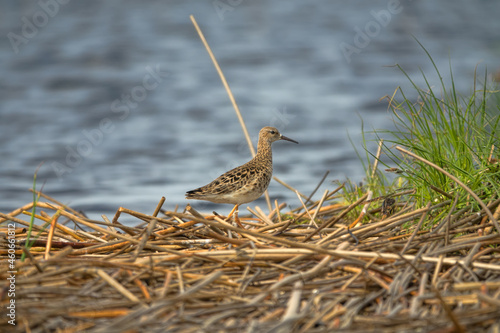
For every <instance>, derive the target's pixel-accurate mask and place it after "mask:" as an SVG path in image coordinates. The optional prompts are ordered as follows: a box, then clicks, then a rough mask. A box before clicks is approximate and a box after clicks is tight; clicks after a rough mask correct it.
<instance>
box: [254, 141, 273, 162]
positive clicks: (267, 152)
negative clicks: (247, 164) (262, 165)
mask: <svg viewBox="0 0 500 333" xmlns="http://www.w3.org/2000/svg"><path fill="white" fill-rule="evenodd" d="M255 159H258V160H261V161H268V163H271V164H272V162H273V151H272V149H271V143H270V142H269V141H267V140H262V139H259V143H258V144H257V154H256V155H255Z"/></svg>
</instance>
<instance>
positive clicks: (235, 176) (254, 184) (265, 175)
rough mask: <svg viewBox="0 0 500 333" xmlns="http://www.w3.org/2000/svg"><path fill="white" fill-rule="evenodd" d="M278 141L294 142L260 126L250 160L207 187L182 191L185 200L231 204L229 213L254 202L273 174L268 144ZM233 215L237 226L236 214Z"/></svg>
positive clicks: (270, 151) (271, 156) (273, 129)
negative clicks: (253, 152)
mask: <svg viewBox="0 0 500 333" xmlns="http://www.w3.org/2000/svg"><path fill="white" fill-rule="evenodd" d="M278 140H287V141H291V142H294V143H298V142H297V141H295V140H292V139H290V138H287V137H286V136H283V135H281V134H280V132H279V131H278V130H277V129H276V128H274V127H264V128H262V129H261V130H260V132H259V143H258V144H257V154H256V155H255V157H254V158H253V159H251V160H250V161H249V162H247V163H245V164H243V165H241V166H239V167H236V168H234V169H232V170H230V171H228V172H226V173H224V174H223V175H221V176H219V177H218V178H217V179H215V180H214V181H213V182H211V183H210V184H207V185H205V186H202V187H200V188H197V189H195V190H192V191H188V192H186V198H187V199H197V200H206V201H211V202H215V203H228V204H233V205H235V207H234V209H233V211H232V212H231V214H232V213H233V212H234V211H235V210H237V209H238V206H239V205H241V204H245V203H249V202H251V201H254V200H256V199H257V198H259V197H260V196H261V195H262V194H263V193H264V192H265V191H266V189H267V187H268V186H269V182H270V181H271V177H272V175H273V154H272V149H271V144H272V143H273V142H275V141H278ZM231 214H230V215H231ZM235 216H236V221H237V222H238V224H239V221H238V220H237V213H236V215H235ZM240 225H241V224H240Z"/></svg>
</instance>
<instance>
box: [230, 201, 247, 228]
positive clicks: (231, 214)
mask: <svg viewBox="0 0 500 333" xmlns="http://www.w3.org/2000/svg"><path fill="white" fill-rule="evenodd" d="M238 208H239V205H234V208H233V210H232V211H231V212H230V213H229V215H228V216H227V219H228V220H229V219H230V218H231V217H232V216H233V215H234V222H236V224H238V225H239V226H240V228H243V225H242V224H241V222H240V219H239V218H238Z"/></svg>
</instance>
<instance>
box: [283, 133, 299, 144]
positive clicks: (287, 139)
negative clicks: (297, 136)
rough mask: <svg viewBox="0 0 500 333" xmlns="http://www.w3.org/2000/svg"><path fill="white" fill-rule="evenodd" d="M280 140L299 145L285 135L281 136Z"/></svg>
mask: <svg viewBox="0 0 500 333" xmlns="http://www.w3.org/2000/svg"><path fill="white" fill-rule="evenodd" d="M280 139H281V140H286V141H290V142H293V143H296V144H298V142H297V141H295V140H292V139H290V138H288V137H286V136H284V135H281V136H280Z"/></svg>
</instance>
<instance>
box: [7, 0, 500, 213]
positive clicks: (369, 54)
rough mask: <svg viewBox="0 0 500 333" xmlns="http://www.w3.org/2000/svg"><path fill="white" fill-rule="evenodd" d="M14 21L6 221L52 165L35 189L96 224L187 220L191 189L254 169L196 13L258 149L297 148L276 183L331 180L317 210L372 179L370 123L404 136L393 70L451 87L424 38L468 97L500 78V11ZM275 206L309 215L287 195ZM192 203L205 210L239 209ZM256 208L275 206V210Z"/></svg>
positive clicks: (17, 16)
mask: <svg viewBox="0 0 500 333" xmlns="http://www.w3.org/2000/svg"><path fill="white" fill-rule="evenodd" d="M61 2H63V1H61ZM44 4H46V5H44ZM56 4H57V5H56ZM214 4H215V5H217V6H214ZM224 4H225V5H224ZM394 4H396V5H394ZM1 6H2V10H1V14H0V32H1V33H0V35H1V36H2V40H1V42H0V58H1V61H0V73H1V76H0V84H1V89H0V99H1V104H0V117H1V118H0V142H1V145H0V156H1V161H2V162H1V163H0V211H2V212H8V211H10V210H13V209H15V208H17V207H20V206H21V205H23V204H25V203H27V202H29V201H30V200H31V198H32V195H31V193H30V192H28V190H27V189H28V188H30V187H31V184H32V178H33V173H34V172H35V169H36V168H37V166H38V165H39V164H40V163H41V162H44V164H43V165H42V166H41V168H40V170H39V173H38V184H37V186H38V188H41V187H42V185H43V190H44V192H46V193H47V194H49V195H52V196H54V197H55V198H56V199H58V200H60V201H62V202H63V203H66V204H69V205H71V206H72V207H73V208H75V209H80V210H83V211H84V212H85V213H86V214H87V215H88V216H90V217H92V218H99V215H100V214H107V215H108V216H109V215H112V214H114V212H115V211H116V209H117V208H118V207H119V206H124V207H127V208H130V209H134V210H139V211H141V212H144V213H151V212H153V210H154V208H155V206H156V204H157V202H158V201H159V199H160V197H161V196H165V197H166V199H167V201H166V203H165V205H164V208H165V209H169V210H170V209H174V207H175V205H180V206H181V207H183V206H184V205H185V204H186V203H187V201H186V200H185V199H184V193H185V192H186V191H187V190H191V189H194V188H195V187H198V186H201V185H204V184H206V183H208V182H209V181H211V180H212V179H213V178H214V177H216V176H218V175H219V174H221V173H223V172H224V171H227V170H228V169H229V168H231V167H234V166H236V165H239V164H241V163H244V162H246V161H247V160H248V159H249V158H250V153H249V150H248V147H247V146H246V141H245V139H244V137H243V134H242V131H241V128H240V125H239V123H238V120H237V118H236V116H235V113H234V111H233V109H232V106H231V103H230V101H229V99H228V97H227V94H226V92H225V90H224V88H223V86H222V84H221V82H220V79H219V77H218V75H217V73H216V71H215V69H214V67H213V65H212V63H211V60H210V59H209V57H208V55H207V52H206V51H205V49H204V47H203V45H202V43H201V41H200V40H199V37H198V36H197V34H196V32H195V30H194V27H193V25H192V24H191V22H190V20H189V15H190V14H193V15H194V16H195V18H196V19H197V21H198V24H199V25H200V27H201V28H202V30H203V32H204V34H205V36H206V38H207V40H208V42H209V44H210V46H211V47H212V50H213V52H214V53H215V55H216V57H217V59H218V61H219V63H220V65H221V67H222V69H223V71H224V73H225V75H226V78H227V80H228V82H229V84H230V86H231V88H232V91H233V93H234V96H235V98H236V101H237V102H238V105H239V107H240V109H241V111H242V114H243V117H244V119H245V122H246V124H247V126H248V130H249V132H250V133H251V135H252V138H253V141H254V143H256V140H257V137H256V135H257V133H258V131H259V129H260V128H261V127H263V126H267V125H274V126H276V127H278V128H279V129H280V130H281V131H282V132H283V133H284V134H285V135H286V136H289V137H291V138H293V139H295V140H297V141H299V142H300V145H293V144H290V143H288V142H277V143H275V144H274V164H275V173H274V175H275V176H277V177H278V178H280V179H282V180H284V181H285V182H287V183H289V184H290V185H292V186H293V187H295V188H297V189H298V190H300V191H301V192H303V193H305V194H309V193H310V192H311V191H312V190H313V189H314V187H315V186H316V184H317V183H318V182H319V180H320V179H321V177H322V176H323V174H324V173H325V172H326V171H327V170H330V174H329V176H328V178H327V181H326V182H325V184H324V185H323V186H322V188H321V189H320V190H319V191H318V194H317V197H319V196H321V194H322V192H323V191H324V189H325V188H331V187H332V185H331V181H332V180H334V179H340V180H342V179H345V178H346V177H349V178H351V179H354V180H362V177H363V169H362V165H361V163H360V162H359V161H358V159H357V157H356V154H355V150H354V148H353V146H352V145H351V143H350V142H349V138H348V136H350V137H351V139H352V140H353V142H354V144H355V145H356V147H357V148H358V149H361V145H360V142H361V133H360V132H361V118H362V119H363V121H364V124H365V128H367V129H371V128H390V127H391V121H390V118H389V114H388V112H387V103H385V102H383V101H379V99H380V98H381V97H383V96H385V95H391V94H392V93H393V92H394V90H395V89H396V87H397V86H402V87H406V88H409V84H408V82H407V80H406V79H405V78H404V77H403V75H402V74H401V73H400V72H399V71H398V70H397V69H395V68H393V67H387V66H390V65H394V64H395V63H398V64H400V65H402V66H403V67H404V68H405V69H406V70H407V71H408V73H409V74H410V75H413V77H414V78H415V79H417V81H418V82H422V80H421V79H420V76H419V71H420V69H422V70H423V71H424V72H425V73H426V74H427V75H428V76H429V79H430V80H431V82H435V84H437V83H438V81H437V77H436V75H435V74H434V72H433V70H432V67H431V63H430V62H429V60H428V59H427V58H426V56H425V53H424V52H423V50H422V49H421V48H420V47H419V46H418V44H417V43H416V42H415V40H414V39H413V37H412V35H413V36H415V37H416V38H418V40H419V41H420V42H421V43H422V44H424V45H425V47H426V48H427V49H428V51H429V52H430V53H431V55H432V56H433V58H434V60H435V61H436V63H437V65H438V67H439V68H440V69H441V70H442V73H443V74H447V73H448V69H449V62H450V60H451V63H452V67H453V70H454V78H455V83H456V85H457V89H458V90H459V91H461V92H463V93H464V94H468V93H469V92H470V89H472V88H471V87H472V80H473V73H474V68H475V66H476V65H477V64H479V68H480V73H483V72H484V68H485V67H487V68H488V69H489V71H490V72H493V71H495V70H497V69H498V66H499V63H498V59H499V55H500V39H499V35H498V31H500V23H499V22H500V21H499V20H498V13H499V12H500V3H498V2H481V3H478V2H471V1H465V0H463V1H452V0H449V1H439V2H431V1H401V2H400V3H399V5H398V3H397V2H394V1H372V2H370V3H367V2H365V1H349V2H344V1H328V2H327V1H322V2H319V1H317V2H302V1H287V2H267V1H231V2H229V1H224V0H221V1H204V2H200V1H169V2H165V1H143V2H137V1H106V2H101V1H85V2H83V1H72V2H68V3H67V4H59V3H57V2H55V1H49V0H46V1H43V0H42V1H39V2H36V1H17V0H13V1H3V2H2V5H1ZM360 31H361V32H360ZM14 34H15V35H14ZM363 35H364V37H363ZM16 36H17V37H16ZM356 43H357V44H356ZM354 48H355V49H354ZM445 79H446V80H447V79H448V78H447V75H445ZM270 195H271V198H272V199H273V200H274V199H275V198H278V199H279V200H280V201H286V202H287V203H289V204H290V205H292V206H297V205H298V204H299V202H298V199H297V198H296V196H295V194H294V193H292V192H291V191H289V190H287V189H285V188H284V187H282V186H281V185H279V184H278V183H276V182H272V184H271V186H270ZM192 203H193V204H194V206H195V207H196V208H197V209H199V210H201V211H210V210H211V209H213V208H217V210H219V211H220V212H221V213H227V211H228V210H229V209H230V207H228V206H226V205H222V206H221V205H212V204H209V203H206V204H205V203H203V202H192ZM256 204H258V205H261V206H265V204H264V201H263V200H262V199H260V200H259V201H257V202H256Z"/></svg>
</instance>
